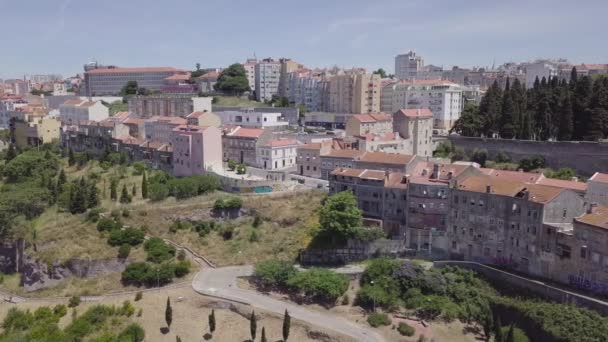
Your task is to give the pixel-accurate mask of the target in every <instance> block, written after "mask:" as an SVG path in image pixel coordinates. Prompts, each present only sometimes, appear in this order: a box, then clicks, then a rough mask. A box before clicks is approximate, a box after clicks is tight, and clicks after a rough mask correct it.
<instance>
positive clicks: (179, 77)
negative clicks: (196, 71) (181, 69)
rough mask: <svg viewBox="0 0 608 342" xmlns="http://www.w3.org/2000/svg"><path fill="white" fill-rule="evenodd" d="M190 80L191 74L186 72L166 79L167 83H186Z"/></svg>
mask: <svg viewBox="0 0 608 342" xmlns="http://www.w3.org/2000/svg"><path fill="white" fill-rule="evenodd" d="M189 79H190V73H189V72H186V73H179V74H174V75H171V76H168V77H165V78H164V80H165V81H186V80H189Z"/></svg>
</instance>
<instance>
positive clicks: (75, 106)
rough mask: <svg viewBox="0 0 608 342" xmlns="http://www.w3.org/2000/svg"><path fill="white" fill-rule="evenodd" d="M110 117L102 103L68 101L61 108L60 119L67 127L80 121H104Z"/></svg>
mask: <svg viewBox="0 0 608 342" xmlns="http://www.w3.org/2000/svg"><path fill="white" fill-rule="evenodd" d="M109 116H110V111H109V110H108V107H106V106H104V105H103V104H102V103H101V101H88V100H67V101H65V102H64V103H63V104H62V105H61V106H59V119H60V120H61V122H62V123H63V124H65V125H74V124H77V123H78V122H80V121H102V120H105V119H107V118H108V117H109Z"/></svg>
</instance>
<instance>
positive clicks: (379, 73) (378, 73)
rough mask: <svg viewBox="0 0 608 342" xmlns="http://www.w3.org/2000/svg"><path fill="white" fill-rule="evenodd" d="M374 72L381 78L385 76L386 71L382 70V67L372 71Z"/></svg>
mask: <svg viewBox="0 0 608 342" xmlns="http://www.w3.org/2000/svg"><path fill="white" fill-rule="evenodd" d="M374 74H376V75H380V77H381V78H386V71H384V69H382V68H380V69H378V70H376V71H374Z"/></svg>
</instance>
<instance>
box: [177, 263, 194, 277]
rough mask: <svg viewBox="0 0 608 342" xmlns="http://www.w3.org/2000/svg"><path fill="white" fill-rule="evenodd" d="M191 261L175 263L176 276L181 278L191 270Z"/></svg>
mask: <svg viewBox="0 0 608 342" xmlns="http://www.w3.org/2000/svg"><path fill="white" fill-rule="evenodd" d="M190 266H191V265H190V261H188V260H184V261H180V262H178V263H176V264H175V267H174V268H173V273H174V274H175V276H176V277H178V278H181V277H183V276H185V275H186V274H188V273H189V272H190Z"/></svg>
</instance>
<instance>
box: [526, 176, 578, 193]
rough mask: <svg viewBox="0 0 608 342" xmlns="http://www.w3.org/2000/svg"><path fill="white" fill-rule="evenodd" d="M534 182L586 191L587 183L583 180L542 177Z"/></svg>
mask: <svg viewBox="0 0 608 342" xmlns="http://www.w3.org/2000/svg"><path fill="white" fill-rule="evenodd" d="M536 184H540V185H547V186H553V187H556V188H563V189H570V190H573V191H577V192H585V191H587V183H585V182H577V181H569V180H562V179H553V178H546V177H542V178H540V179H539V180H538V182H536Z"/></svg>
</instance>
